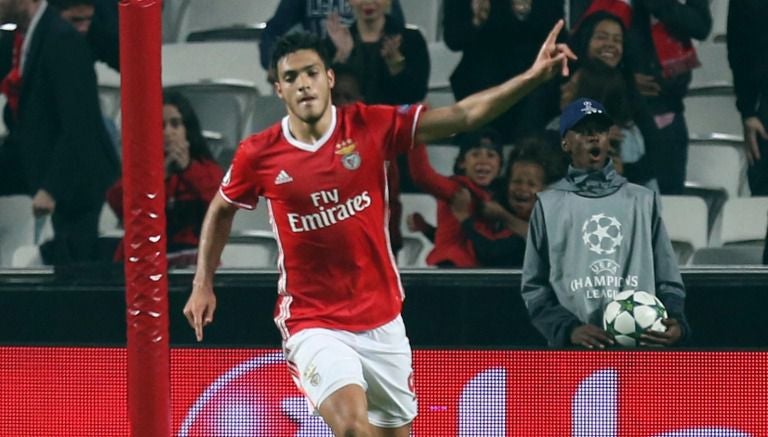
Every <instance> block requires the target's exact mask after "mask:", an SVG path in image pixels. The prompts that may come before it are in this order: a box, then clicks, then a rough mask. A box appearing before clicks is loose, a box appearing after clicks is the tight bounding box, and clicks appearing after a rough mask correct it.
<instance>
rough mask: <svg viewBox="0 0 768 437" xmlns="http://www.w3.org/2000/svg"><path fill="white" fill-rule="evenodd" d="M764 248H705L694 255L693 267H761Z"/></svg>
mask: <svg viewBox="0 0 768 437" xmlns="http://www.w3.org/2000/svg"><path fill="white" fill-rule="evenodd" d="M762 263H763V246H761V245H756V246H725V247H703V248H701V249H698V250H697V251H696V252H694V254H693V258H692V259H691V264H692V265H719V266H723V265H731V266H734V265H761V264H762Z"/></svg>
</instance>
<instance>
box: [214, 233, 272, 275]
mask: <svg viewBox="0 0 768 437" xmlns="http://www.w3.org/2000/svg"><path fill="white" fill-rule="evenodd" d="M277 257H278V248H277V241H276V240H275V237H274V235H273V234H272V232H271V231H251V232H249V233H248V234H247V235H239V236H233V237H231V238H230V239H229V242H227V244H226V246H224V251H223V252H222V254H221V267H222V268H249V269H274V268H276V267H277Z"/></svg>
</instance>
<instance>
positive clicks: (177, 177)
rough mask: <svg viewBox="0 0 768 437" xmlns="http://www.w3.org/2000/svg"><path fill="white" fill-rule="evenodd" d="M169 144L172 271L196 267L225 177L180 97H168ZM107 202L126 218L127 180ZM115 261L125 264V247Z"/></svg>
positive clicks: (166, 139) (110, 193)
mask: <svg viewBox="0 0 768 437" xmlns="http://www.w3.org/2000/svg"><path fill="white" fill-rule="evenodd" d="M163 139H164V143H165V198H166V208H165V212H166V220H167V227H166V232H167V234H168V239H167V241H168V247H167V250H168V265H169V266H175V267H181V266H185V265H190V264H194V262H195V259H196V255H197V245H198V242H199V239H200V228H201V227H202V224H203V217H204V216H205V212H206V210H207V209H208V204H209V203H210V201H211V199H212V198H213V196H214V195H215V194H216V191H217V190H218V188H219V184H220V183H221V179H222V177H223V174H224V173H223V171H222V170H221V167H219V165H218V164H217V163H216V161H214V159H213V156H212V155H211V152H210V151H209V150H208V146H207V144H206V142H205V138H203V133H202V130H201V128H200V121H199V120H198V118H197V115H196V114H195V112H194V110H193V109H192V105H191V104H190V103H189V101H188V100H187V99H186V98H185V97H184V96H182V95H181V94H179V93H176V92H166V93H164V94H163ZM107 202H108V203H109V206H110V207H111V208H112V210H114V211H115V214H116V215H117V216H118V217H121V218H122V217H123V183H122V180H121V181H118V182H117V183H116V184H115V185H114V186H112V188H110V190H109V191H108V192H107ZM114 259H115V261H122V260H123V242H121V244H120V245H119V246H118V248H117V251H116V252H115V256H114Z"/></svg>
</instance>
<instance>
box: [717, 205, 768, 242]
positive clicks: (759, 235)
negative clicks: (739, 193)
mask: <svg viewBox="0 0 768 437" xmlns="http://www.w3.org/2000/svg"><path fill="white" fill-rule="evenodd" d="M766 229H768V197H764V196H763V197H742V198H736V199H728V200H727V201H726V202H725V205H724V206H723V214H722V227H721V229H720V238H719V243H720V244H722V245H735V244H738V245H755V244H758V245H762V244H763V243H764V242H765V234H766Z"/></svg>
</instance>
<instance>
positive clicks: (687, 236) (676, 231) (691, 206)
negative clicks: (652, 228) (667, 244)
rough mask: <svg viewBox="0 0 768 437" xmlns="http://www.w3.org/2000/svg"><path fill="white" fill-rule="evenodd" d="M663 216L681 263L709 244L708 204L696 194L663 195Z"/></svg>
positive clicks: (686, 261) (684, 262)
mask: <svg viewBox="0 0 768 437" xmlns="http://www.w3.org/2000/svg"><path fill="white" fill-rule="evenodd" d="M661 217H662V220H663V221H664V225H665V227H666V229H667V233H668V234H669V238H670V240H672V246H673V248H674V249H675V253H676V254H677V256H678V262H679V263H680V264H681V265H684V264H686V263H688V261H689V260H690V258H691V255H693V253H694V252H695V251H696V250H697V249H699V248H702V247H706V246H707V240H708V229H707V204H706V203H705V202H704V200H703V199H702V198H700V197H696V196H661Z"/></svg>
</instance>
